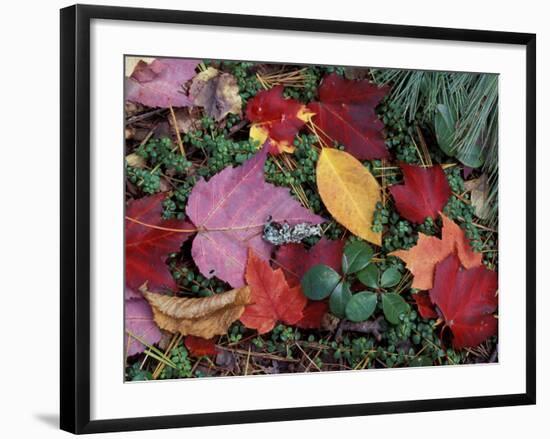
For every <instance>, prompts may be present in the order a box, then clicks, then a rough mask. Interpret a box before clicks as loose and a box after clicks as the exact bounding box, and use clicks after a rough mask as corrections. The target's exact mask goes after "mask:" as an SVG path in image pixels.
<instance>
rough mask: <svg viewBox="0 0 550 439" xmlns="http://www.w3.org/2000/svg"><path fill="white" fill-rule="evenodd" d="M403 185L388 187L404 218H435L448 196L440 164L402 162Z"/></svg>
mask: <svg viewBox="0 0 550 439" xmlns="http://www.w3.org/2000/svg"><path fill="white" fill-rule="evenodd" d="M400 167H401V171H402V172H403V178H404V181H405V184H402V185H396V186H392V187H390V192H391V194H392V196H393V198H394V200H395V207H396V209H397V211H398V212H399V213H400V214H401V216H403V217H404V218H406V219H408V220H409V221H412V222H414V223H418V224H421V223H423V222H424V221H425V220H426V218H428V217H431V218H433V219H435V218H437V214H438V213H439V212H441V211H442V210H443V207H444V206H445V204H447V201H448V200H449V197H450V196H451V188H450V187H449V182H448V181H447V177H446V176H445V172H443V168H442V167H441V166H440V165H434V166H432V167H431V168H423V167H421V166H414V165H406V164H401V165H400Z"/></svg>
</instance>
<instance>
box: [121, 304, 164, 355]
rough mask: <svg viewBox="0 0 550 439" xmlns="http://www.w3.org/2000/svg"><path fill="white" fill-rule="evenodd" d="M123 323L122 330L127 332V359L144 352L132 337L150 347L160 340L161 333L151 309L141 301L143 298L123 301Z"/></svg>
mask: <svg viewBox="0 0 550 439" xmlns="http://www.w3.org/2000/svg"><path fill="white" fill-rule="evenodd" d="M124 322H125V324H124V328H125V330H126V331H127V333H126V338H125V340H126V356H128V357H130V356H132V355H135V354H139V353H140V352H143V351H144V350H145V345H143V344H142V343H141V342H140V341H138V340H137V339H136V338H135V337H133V336H132V335H135V336H137V337H139V338H140V339H141V340H143V341H145V342H146V343H148V344H150V345H153V344H155V343H158V342H159V341H160V340H161V338H162V333H161V332H160V330H159V328H158V327H157V325H156V324H155V322H154V321H153V313H152V311H151V307H150V306H149V304H148V303H147V302H146V301H145V300H143V297H141V298H139V299H127V300H125V301H124ZM128 332H130V334H128Z"/></svg>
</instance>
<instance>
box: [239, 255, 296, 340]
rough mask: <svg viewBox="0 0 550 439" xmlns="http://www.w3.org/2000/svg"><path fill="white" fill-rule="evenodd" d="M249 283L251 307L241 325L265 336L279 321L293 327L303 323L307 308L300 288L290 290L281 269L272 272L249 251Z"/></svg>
mask: <svg viewBox="0 0 550 439" xmlns="http://www.w3.org/2000/svg"><path fill="white" fill-rule="evenodd" d="M246 281H247V283H248V285H249V286H250V299H251V302H252V303H251V304H250V305H247V306H246V308H245V310H244V313H243V315H242V316H241V322H242V323H243V324H244V325H245V326H246V327H247V328H252V329H257V330H258V333H260V334H265V333H266V332H269V331H271V330H272V329H273V327H274V326H275V324H276V323H277V322H278V321H281V322H283V323H286V324H287V325H294V324H295V323H296V322H298V321H300V320H301V319H302V318H303V316H304V314H303V309H304V307H305V306H306V302H307V299H306V296H304V294H303V293H302V289H301V288H300V287H294V288H290V287H289V286H288V284H287V282H286V280H285V275H284V274H283V271H282V270H281V269H276V270H273V269H272V268H271V267H270V266H269V263H267V262H265V261H263V260H262V259H260V258H259V257H258V256H256V255H255V254H254V252H253V251H252V250H250V252H249V254H248V264H247V266H246Z"/></svg>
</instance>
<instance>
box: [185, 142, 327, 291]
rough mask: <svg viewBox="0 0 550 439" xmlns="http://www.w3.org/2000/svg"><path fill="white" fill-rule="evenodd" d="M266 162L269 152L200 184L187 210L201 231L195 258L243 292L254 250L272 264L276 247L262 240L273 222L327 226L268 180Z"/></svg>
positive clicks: (203, 268)
mask: <svg viewBox="0 0 550 439" xmlns="http://www.w3.org/2000/svg"><path fill="white" fill-rule="evenodd" d="M266 158H267V148H263V149H262V150H260V151H258V152H257V153H256V154H255V155H254V156H253V157H252V158H251V159H250V160H247V161H246V162H245V163H243V165H242V166H239V167H237V168H232V167H227V168H225V169H224V170H222V171H221V172H219V173H218V174H216V175H214V176H213V177H212V178H211V179H210V180H208V181H205V180H202V179H200V180H199V181H198V182H197V183H196V184H195V186H194V187H193V190H192V191H191V195H190V196H189V199H188V201H187V207H186V208H185V211H186V213H187V216H188V217H189V219H190V220H191V221H193V223H194V224H195V226H196V227H197V229H199V232H198V233H197V236H196V237H195V239H194V240H193V247H192V250H191V254H192V256H193V260H194V261H195V264H197V267H198V268H199V270H200V272H201V274H202V275H203V276H205V277H206V278H208V279H210V278H211V277H212V276H216V277H217V278H219V279H222V280H223V281H225V282H228V283H229V284H230V285H231V286H232V287H233V288H239V287H242V286H243V285H244V273H245V267H246V261H247V256H248V248H252V249H253V250H254V252H255V253H256V255H258V256H259V257H260V258H262V259H264V260H266V261H267V260H269V258H270V256H271V252H272V251H273V245H271V244H270V243H268V242H267V241H266V240H264V239H263V238H262V231H263V228H264V224H265V223H266V221H267V219H268V218H269V217H271V218H272V220H273V221H277V222H280V223H282V222H284V221H286V222H287V223H288V224H290V225H295V224H297V223H303V222H308V223H311V224H319V223H321V222H323V221H324V219H323V218H321V217H320V216H318V215H315V214H314V213H313V212H311V211H309V210H307V209H306V208H304V207H303V206H302V205H301V204H300V203H299V202H298V201H296V200H295V199H294V198H292V195H291V194H290V191H289V190H288V188H286V187H277V186H274V185H272V184H269V183H267V182H266V181H265V178H264V164H265V161H266Z"/></svg>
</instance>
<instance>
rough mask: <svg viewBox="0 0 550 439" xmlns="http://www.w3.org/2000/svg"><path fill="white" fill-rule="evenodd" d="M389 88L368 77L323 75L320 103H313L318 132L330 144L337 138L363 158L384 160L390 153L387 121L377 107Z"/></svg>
mask: <svg viewBox="0 0 550 439" xmlns="http://www.w3.org/2000/svg"><path fill="white" fill-rule="evenodd" d="M388 90H389V87H378V86H377V85H374V84H371V83H370V82H369V81H367V80H362V81H354V80H348V79H345V78H342V77H341V76H339V75H337V74H335V73H332V74H330V75H328V76H326V77H324V78H323V81H322V83H321V86H320V87H319V102H312V103H310V104H309V105H308V106H309V109H310V110H311V111H312V112H313V113H315V116H313V118H312V121H313V124H314V126H316V127H318V128H319V129H318V130H316V131H317V133H316V134H317V135H318V136H319V137H320V138H321V140H322V141H324V142H325V143H326V144H328V145H332V144H333V143H334V141H337V142H338V143H341V144H342V145H344V146H345V147H346V151H347V152H349V153H350V154H351V155H353V156H354V157H356V158H357V159H359V160H373V159H383V158H388V157H389V152H388V150H387V148H386V144H385V141H384V136H383V129H384V124H383V123H382V121H381V120H380V119H378V116H377V114H376V111H375V108H376V106H377V105H378V104H379V103H380V101H381V100H382V98H383V97H384V96H386V94H387V93H388Z"/></svg>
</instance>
